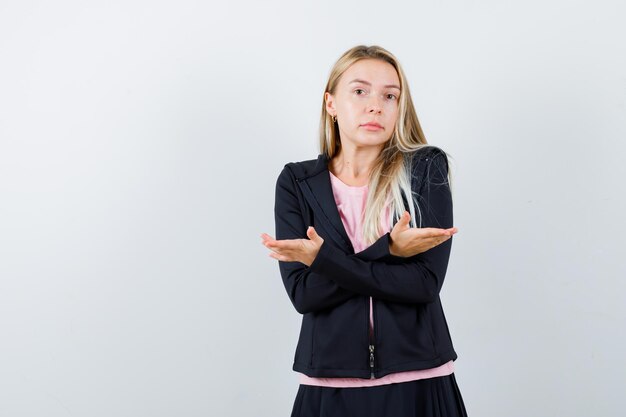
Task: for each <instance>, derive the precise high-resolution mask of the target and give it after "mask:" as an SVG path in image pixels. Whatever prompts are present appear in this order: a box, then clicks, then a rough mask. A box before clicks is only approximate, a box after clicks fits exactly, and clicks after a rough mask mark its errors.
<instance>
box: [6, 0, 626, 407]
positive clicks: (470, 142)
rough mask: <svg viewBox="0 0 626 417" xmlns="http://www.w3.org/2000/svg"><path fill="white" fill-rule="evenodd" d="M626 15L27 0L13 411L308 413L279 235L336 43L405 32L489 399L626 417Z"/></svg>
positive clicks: (587, 6)
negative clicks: (439, 161) (276, 211)
mask: <svg viewBox="0 0 626 417" xmlns="http://www.w3.org/2000/svg"><path fill="white" fill-rule="evenodd" d="M625 11H626V7H625V6H624V5H623V2H619V1H596V2H591V1H586V2H583V1H572V0H567V1H566V0H561V1H518V2H514V3H511V2H503V1H495V0H494V1H478V0H477V1H422V2H408V1H407V2H393V1H390V2H380V1H376V2H373V1H360V2H357V1H351V2H336V1H334V2H330V1H319V0H318V1H315V2H313V1H309V2H297V1H283V2H279V1H231V2H228V3H225V2H219V3H213V2H206V1H195V2H194V1H180V0H179V1H176V2H174V1H169V2H164V1H102V2H95V1H92V2H88V1H74V2H70V1H57V2H43V1H41V2H25V1H20V2H18V1H2V2H0V415H2V416H10V417H19V416H46V417H56V416H94V417H95V416H106V417H111V416H115V417H126V416H128V417H137V416H149V417H157V416H220V417H226V416H237V417H239V416H252V415H254V416H268V417H269V416H287V415H289V413H290V411H291V407H292V404H293V399H294V397H295V393H296V390H297V374H295V373H294V372H293V371H292V370H291V365H292V361H293V355H294V350H295V346H296V341H297V336H298V331H299V326H300V318H301V316H300V315H299V314H298V313H297V312H296V311H295V309H294V308H293V307H292V305H291V303H290V301H289V299H288V297H287V294H286V292H285V289H284V287H283V284H282V282H281V279H280V275H279V272H278V265H277V262H276V261H275V260H273V259H271V258H269V257H268V255H267V253H268V251H267V249H266V248H265V247H263V246H262V245H261V243H260V237H259V235H260V234H261V233H262V232H267V233H269V234H272V235H273V234H274V218H273V205H274V186H275V181H276V177H277V176H278V173H279V172H280V170H281V169H282V167H283V165H284V164H285V163H287V162H291V161H299V160H304V159H313V158H316V157H317V154H318V148H317V128H318V120H319V114H320V110H321V103H322V95H323V88H324V85H325V82H326V78H327V76H328V74H329V71H330V68H331V66H332V64H333V63H334V62H335V60H336V59H337V58H338V57H339V56H340V55H341V53H343V52H344V51H345V50H347V49H348V48H350V47H352V46H354V45H357V44H378V45H381V46H383V47H385V48H387V49H388V50H390V51H391V52H392V53H394V54H395V55H396V56H397V57H398V58H399V60H400V62H401V64H402V65H403V67H404V69H405V71H406V74H407V77H408V80H409V85H410V88H411V92H412V94H413V97H414V101H415V105H416V107H417V111H418V116H419V118H420V121H421V123H422V126H423V128H424V131H425V133H426V137H427V139H428V141H429V143H432V144H435V145H437V146H440V147H442V148H443V149H445V150H446V151H447V152H448V153H449V154H450V155H451V159H450V163H451V171H452V176H453V197H454V204H455V206H454V210H455V226H456V227H458V228H459V233H458V234H457V235H455V237H454V244H453V247H452V254H451V260H450V265H449V269H448V274H447V276H446V284H445V285H444V288H443V291H442V295H441V297H442V302H443V305H444V308H445V311H446V316H447V318H448V324H449V326H450V331H451V334H452V337H453V342H454V345H455V348H456V350H457V353H458V354H459V358H458V360H457V361H456V376H457V381H458V383H459V386H460V388H461V392H462V394H463V397H464V400H465V404H466V407H467V410H468V413H469V415H470V417H478V416H482V417H490V416H494V417H501V416H507V417H518V416H519V417H528V416H532V417H540V416H568V417H574V416H580V417H588V416H616V417H617V416H621V415H622V413H623V394H624V385H625V384H626V365H625V359H624V351H625V350H626V341H625V338H624V336H623V335H622V332H623V327H624V323H625V319H626V308H625V306H624V304H625V303H624V300H625V297H624V292H625V290H626V284H625V282H624V278H625V276H626V274H625V272H626V270H625V267H624V255H625V250H624V241H623V239H624V232H625V228H626V227H625V222H624V217H623V215H624V211H625V209H626V205H625V199H626V198H625V196H624V191H623V190H624V186H623V179H624V178H626V169H625V165H624V156H625V152H624V151H625V148H626V146H625V145H624V140H625V139H626V117H625V116H626V107H625V104H626V53H625V52H626V51H625V48H624V43H623V39H625V38H626V29H624V25H623V16H624V12H625ZM399 417H400V416H399Z"/></svg>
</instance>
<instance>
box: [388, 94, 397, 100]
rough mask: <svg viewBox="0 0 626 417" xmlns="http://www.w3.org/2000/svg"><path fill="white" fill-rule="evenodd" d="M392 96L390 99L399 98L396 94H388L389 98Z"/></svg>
mask: <svg viewBox="0 0 626 417" xmlns="http://www.w3.org/2000/svg"><path fill="white" fill-rule="evenodd" d="M390 96H391V98H390V100H395V99H396V98H397V97H396V96H395V94H387V98H389V97H390Z"/></svg>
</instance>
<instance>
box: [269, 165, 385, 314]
mask: <svg viewBox="0 0 626 417" xmlns="http://www.w3.org/2000/svg"><path fill="white" fill-rule="evenodd" d="M296 189H297V184H296V182H295V178H294V176H293V174H292V173H291V170H290V169H289V168H288V167H287V166H285V167H284V168H283V170H282V172H281V173H280V175H279V176H278V179H277V181H276V198H275V205H274V217H275V222H276V239H277V240H282V239H308V237H307V234H306V229H307V227H308V226H309V224H306V223H305V219H304V216H303V214H302V213H301V209H300V207H301V205H300V203H301V200H300V199H302V196H301V194H299V193H297V192H296ZM338 250H339V249H338ZM342 253H343V254H344V255H345V256H346V259H350V258H359V259H368V260H377V259H384V258H385V257H387V256H389V257H390V256H391V255H390V254H389V233H387V234H386V235H383V236H381V237H380V238H379V239H378V240H377V241H376V242H374V243H373V244H372V245H370V246H369V247H368V248H366V249H364V250H363V251H361V252H359V253H357V254H354V255H346V254H345V252H342ZM278 266H279V270H280V274H281V277H282V280H283V284H284V286H285V289H286V291H287V295H288V296H289V298H290V300H291V303H292V304H293V306H294V308H295V309H296V311H298V312H299V313H300V314H305V313H310V312H314V311H319V310H323V309H327V308H331V307H335V306H337V305H339V304H342V303H344V302H345V301H347V300H348V299H350V298H352V297H354V296H356V295H357V294H356V293H355V292H354V291H351V290H349V289H346V288H342V287H341V286H339V285H338V283H337V282H335V281H333V280H332V279H331V278H330V277H329V276H328V275H326V274H324V273H319V272H316V271H314V270H312V269H311V268H310V267H308V266H306V265H305V264H303V263H301V262H283V261H278Z"/></svg>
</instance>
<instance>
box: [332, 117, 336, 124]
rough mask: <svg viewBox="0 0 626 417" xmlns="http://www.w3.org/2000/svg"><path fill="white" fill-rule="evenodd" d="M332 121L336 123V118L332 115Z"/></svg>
mask: <svg viewBox="0 0 626 417" xmlns="http://www.w3.org/2000/svg"><path fill="white" fill-rule="evenodd" d="M332 119H333V123H337V116H334V115H333V116H332Z"/></svg>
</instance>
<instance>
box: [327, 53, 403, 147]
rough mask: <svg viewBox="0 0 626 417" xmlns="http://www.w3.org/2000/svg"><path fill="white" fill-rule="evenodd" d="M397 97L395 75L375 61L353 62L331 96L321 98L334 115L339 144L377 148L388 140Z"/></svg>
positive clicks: (397, 88) (397, 86) (395, 73)
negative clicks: (337, 127) (350, 143)
mask: <svg viewBox="0 0 626 417" xmlns="http://www.w3.org/2000/svg"><path fill="white" fill-rule="evenodd" d="M399 97H400V80H399V78H398V73H397V72H396V70H395V68H394V67H393V66H392V65H391V64H389V63H388V62H385V61H382V60H379V59H361V60H359V61H357V62H355V63H354V64H352V65H351V66H350V67H349V68H348V69H347V70H346V71H345V72H344V73H343V75H342V76H341V77H340V78H339V83H338V84H337V88H336V90H335V94H330V93H328V92H326V94H325V95H324V98H325V99H326V110H327V111H328V113H330V115H331V116H332V115H335V116H337V124H338V125H339V134H340V138H341V142H342V143H345V142H346V141H349V142H352V143H353V144H354V145H355V146H357V147H362V146H377V145H381V144H383V143H385V142H386V141H388V140H389V139H390V138H391V134H392V133H393V130H394V127H395V124H396V119H397V118H398V98H399ZM368 123H377V124H378V125H380V126H379V127H377V126H371V125H368Z"/></svg>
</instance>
